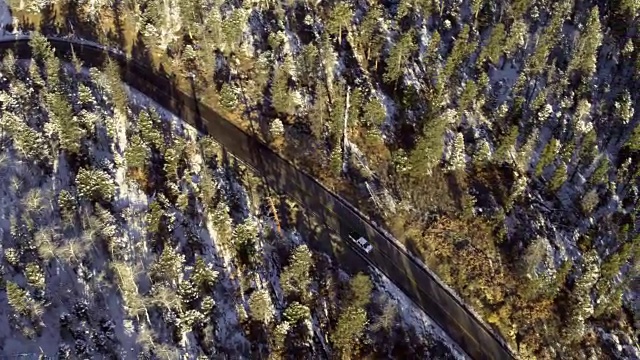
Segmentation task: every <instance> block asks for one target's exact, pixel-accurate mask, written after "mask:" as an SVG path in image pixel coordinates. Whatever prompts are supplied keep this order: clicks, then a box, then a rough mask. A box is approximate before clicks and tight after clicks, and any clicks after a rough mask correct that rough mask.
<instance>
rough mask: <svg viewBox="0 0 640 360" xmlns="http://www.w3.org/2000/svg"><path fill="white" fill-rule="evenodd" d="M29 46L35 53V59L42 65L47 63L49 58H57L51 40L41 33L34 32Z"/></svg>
mask: <svg viewBox="0 0 640 360" xmlns="http://www.w3.org/2000/svg"><path fill="white" fill-rule="evenodd" d="M29 46H30V47H31V51H32V52H33V58H34V59H35V60H36V61H38V62H39V63H40V64H43V63H45V62H46V61H47V60H48V59H49V58H51V57H53V56H55V55H54V53H53V49H52V48H51V44H49V40H47V38H46V37H45V36H44V35H42V34H41V33H40V32H37V31H34V32H33V33H32V34H31V40H29Z"/></svg>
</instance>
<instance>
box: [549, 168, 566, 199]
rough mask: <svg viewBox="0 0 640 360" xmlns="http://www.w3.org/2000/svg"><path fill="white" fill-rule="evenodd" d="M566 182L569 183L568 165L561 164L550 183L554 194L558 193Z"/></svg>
mask: <svg viewBox="0 0 640 360" xmlns="http://www.w3.org/2000/svg"><path fill="white" fill-rule="evenodd" d="M565 181H567V164H565V163H564V162H561V163H560V165H558V167H557V168H556V170H555V172H554V173H553V177H551V181H549V189H550V190H551V191H552V192H556V191H558V189H560V187H561V186H562V184H564V182H565Z"/></svg>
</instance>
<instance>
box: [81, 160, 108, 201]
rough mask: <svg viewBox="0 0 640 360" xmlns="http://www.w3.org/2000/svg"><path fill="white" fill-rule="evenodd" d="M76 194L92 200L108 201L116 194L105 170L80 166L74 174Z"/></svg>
mask: <svg viewBox="0 0 640 360" xmlns="http://www.w3.org/2000/svg"><path fill="white" fill-rule="evenodd" d="M76 187H77V188H78V196H80V197H83V198H85V199H87V200H92V201H97V202H100V201H110V200H111V199H112V198H113V197H114V196H115V194H116V188H115V184H114V183H113V180H112V179H111V177H110V176H109V174H107V173H106V172H104V171H102V170H99V169H87V168H80V170H78V174H77V175H76Z"/></svg>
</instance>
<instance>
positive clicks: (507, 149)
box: [494, 125, 520, 163]
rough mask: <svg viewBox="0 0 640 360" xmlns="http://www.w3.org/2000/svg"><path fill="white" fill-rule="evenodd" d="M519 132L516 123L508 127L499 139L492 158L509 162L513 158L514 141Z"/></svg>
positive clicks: (501, 161)
mask: <svg viewBox="0 0 640 360" xmlns="http://www.w3.org/2000/svg"><path fill="white" fill-rule="evenodd" d="M519 134H520V130H519V129H518V126H517V125H512V126H511V127H510V128H509V131H508V132H507V133H506V134H505V135H504V136H503V137H502V138H501V139H500V141H499V145H498V148H497V149H496V154H495V156H494V159H495V160H496V161H497V162H498V163H504V162H506V163H509V162H511V161H512V158H513V151H514V149H515V145H516V141H517V140H518V135H519Z"/></svg>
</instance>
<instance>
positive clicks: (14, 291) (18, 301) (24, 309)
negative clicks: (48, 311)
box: [6, 281, 43, 318]
mask: <svg viewBox="0 0 640 360" xmlns="http://www.w3.org/2000/svg"><path fill="white" fill-rule="evenodd" d="M6 291H7V301H8V303H9V306H11V308H12V309H13V310H14V311H15V312H16V313H18V314H20V315H28V316H33V317H34V318H35V317H37V316H39V315H41V314H42V312H43V309H42V307H41V306H40V305H39V304H38V303H36V301H35V300H33V298H31V296H30V295H29V293H28V292H27V291H26V290H24V289H23V288H21V287H20V286H19V285H17V284H16V283H14V282H12V281H7V283H6Z"/></svg>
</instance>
